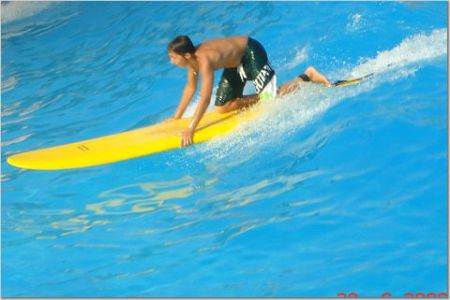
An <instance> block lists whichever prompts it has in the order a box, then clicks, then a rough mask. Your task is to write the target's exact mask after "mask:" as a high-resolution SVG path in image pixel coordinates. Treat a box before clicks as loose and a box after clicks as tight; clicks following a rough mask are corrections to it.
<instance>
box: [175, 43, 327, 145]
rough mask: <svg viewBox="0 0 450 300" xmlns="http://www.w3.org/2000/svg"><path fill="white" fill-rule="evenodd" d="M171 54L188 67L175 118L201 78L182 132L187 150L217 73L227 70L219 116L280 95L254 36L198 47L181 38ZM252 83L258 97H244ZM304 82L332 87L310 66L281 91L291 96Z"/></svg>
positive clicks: (219, 92)
mask: <svg viewBox="0 0 450 300" xmlns="http://www.w3.org/2000/svg"><path fill="white" fill-rule="evenodd" d="M168 52H169V57H170V61H171V63H173V64H175V65H177V66H178V67H180V68H184V67H186V68H187V83H186V86H185V88H184V90H183V94H182V96H181V100H180V104H179V105H178V108H177V111H176V113H175V115H174V116H173V117H172V118H171V119H179V118H181V117H182V116H183V113H184V112H185V110H186V107H187V106H188V104H189V103H190V101H191V100H192V97H193V96H194V94H195V91H196V89H197V82H198V77H199V75H201V88H200V101H199V103H198V105H197V109H196V111H195V114H194V116H193V118H192V121H191V123H190V124H189V126H188V127H187V128H186V129H185V130H183V132H182V133H181V146H183V147H185V146H189V145H191V144H192V143H193V136H194V132H195V128H196V127H197V125H198V124H199V122H200V120H201V118H202V117H203V115H204V114H205V112H206V110H207V108H208V105H209V103H210V101H211V95H212V89H213V84H214V71H215V70H218V69H224V70H223V73H222V77H221V79H220V83H219V88H218V90H217V96H216V100H215V106H216V111H217V112H219V113H226V112H229V111H233V110H236V109H240V108H244V107H248V106H250V105H252V104H254V103H256V102H257V101H258V100H259V99H269V98H272V97H274V96H275V95H276V94H277V84H276V76H275V71H274V70H273V68H272V67H271V65H270V62H269V60H268V57H267V53H266V51H265V49H264V47H263V46H262V45H261V44H260V43H259V42H258V41H256V40H254V39H252V38H250V37H246V36H236V37H229V38H221V39H216V40H212V41H207V42H204V43H202V44H200V45H198V46H194V45H193V43H192V41H191V40H190V39H189V37H187V36H184V35H181V36H178V37H176V38H175V39H174V40H172V41H171V42H170V43H169V46H168ZM248 80H251V81H252V82H253V84H254V86H255V89H256V95H249V96H244V95H243V90H244V86H245V83H246V81H248ZM302 81H312V82H320V83H322V84H324V85H329V84H330V83H329V82H328V80H327V79H326V78H325V77H324V76H323V75H321V74H320V73H319V72H317V70H315V69H314V68H312V67H310V68H308V69H307V70H306V71H305V74H302V75H301V76H300V77H299V78H296V79H294V80H292V81H290V82H288V83H287V84H285V85H283V86H282V87H281V88H280V89H279V91H278V92H279V93H280V94H285V93H288V92H290V91H292V90H294V89H295V88H296V87H297V86H298V85H299V83H300V82H302Z"/></svg>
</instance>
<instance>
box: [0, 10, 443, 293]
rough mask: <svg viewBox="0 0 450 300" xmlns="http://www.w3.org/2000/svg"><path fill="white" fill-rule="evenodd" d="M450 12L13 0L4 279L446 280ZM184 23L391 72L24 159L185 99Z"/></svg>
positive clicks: (413, 283) (93, 282) (303, 60)
mask: <svg viewBox="0 0 450 300" xmlns="http://www.w3.org/2000/svg"><path fill="white" fill-rule="evenodd" d="M447 17H448V16H447V3H446V2H412V3H406V2H405V3H395V2H283V3H281V2H279V3H274V2H247V3H243V2H218V3H217V2H192V3H189V2H179V3H177V2H169V3H162V2H91V3H89V2H60V3H51V2H25V3H20V2H8V3H5V2H2V49H1V50H2V57H1V58H2V67H1V71H2V80H1V87H2V93H1V96H2V104H1V113H2V120H1V125H2V128H1V132H2V136H1V137H2V141H1V143H2V144H1V145H2V165H1V166H2V177H1V182H2V194H1V195H2V205H1V208H2V212H1V216H2V222H1V225H2V267H1V268H2V296H3V297H319V296H322V297H335V296H337V295H338V294H339V293H351V292H354V293H357V294H358V295H359V296H360V297H379V296H381V294H383V293H385V292H389V293H391V294H392V295H393V296H397V297H401V296H403V295H404V294H406V293H408V292H411V293H414V294H416V293H420V292H423V293H431V292H434V293H436V294H438V293H443V292H444V293H447V292H448V286H447V281H448V273H447V269H448V258H447V242H448V231H447V223H448V215H447V211H448V207H447V205H448V202H447V200H448V199H447V188H448V186H447V180H448V175H447V160H448V156H447V129H448V127H447V119H448V115H447V88H448V87H447V72H448V69H447V46H446V45H447ZM178 34H188V35H190V36H191V37H192V39H193V40H194V41H195V42H196V43H200V42H201V41H202V40H208V39H212V38H215V37H222V36H232V35H241V34H245V35H250V36H252V37H254V38H256V39H257V40H259V41H260V42H261V43H262V44H263V45H264V46H265V48H266V49H267V52H268V53H269V57H270V60H271V62H272V65H273V66H274V68H275V69H276V70H277V73H278V82H285V81H286V80H289V79H292V78H293V77H295V76H296V75H298V74H300V73H301V72H303V70H304V69H305V68H306V67H307V66H309V65H313V66H315V67H316V68H318V69H319V70H321V71H322V72H323V73H325V74H326V75H327V76H328V77H329V78H330V79H331V80H338V79H342V78H348V77H355V76H362V75H365V74H368V73H372V72H375V73H376V74H375V76H374V77H372V78H370V79H369V80H366V81H364V82H363V83H362V84H360V85H357V86H351V87H347V88H342V89H337V88H336V89H326V88H323V87H320V86H314V85H306V86H304V87H303V88H302V89H301V90H299V91H298V92H296V93H294V94H293V95H289V96H286V97H280V98H279V99H276V100H275V101H272V102H267V103H264V104H262V105H264V106H265V111H266V112H267V113H265V114H263V115H262V116H261V117H260V118H259V119H257V120H255V121H254V122H252V123H247V124H242V126H240V127H239V129H238V130H237V131H235V132H234V133H232V134H231V135H229V136H226V137H224V138H221V139H216V140H213V141H211V142H209V143H206V144H202V145H197V146H194V147H190V148H189V149H184V150H176V151H171V152H166V153H161V154H157V155H153V156H147V157H142V158H137V159H132V160H128V161H123V162H119V163H115V164H109V165H104V166H98V167H92V168H86V169H76V170H67V171H52V172H43V171H27V170H21V169H17V168H14V167H12V166H10V165H8V164H7V163H6V158H7V157H8V156H10V155H12V154H15V153H19V152H23V151H28V150H34V149H38V148H43V147H49V146H55V145H59V144H64V143H69V142H74V141H78V140H82V139H87V138H93V137H98V136H102V135H106V134H112V133H116V132H122V131H126V130H130V129H133V128H139V127H143V126H146V125H150V124H154V123H157V122H160V121H162V120H164V119H165V118H167V117H169V116H171V115H172V114H173V113H174V112H175V109H176V107H177V104H178V100H179V97H180V94H181V91H182V88H183V85H184V82H185V78H184V75H185V71H184V70H180V69H178V68H176V67H174V66H172V65H170V63H169V61H168V57H167V53H166V45H167V43H168V42H169V41H170V40H171V39H172V38H173V37H175V36H176V35H178ZM219 75H220V73H219V72H218V73H216V81H218V78H219ZM246 91H247V92H249V93H251V92H252V88H251V87H248V88H246ZM196 101H198V96H197V97H196V99H194V103H193V104H192V105H191V106H190V107H189V108H188V112H187V115H189V114H192V113H193V112H194V110H195V104H196ZM123 146H124V147H126V145H123Z"/></svg>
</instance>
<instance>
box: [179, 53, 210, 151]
mask: <svg viewBox="0 0 450 300" xmlns="http://www.w3.org/2000/svg"><path fill="white" fill-rule="evenodd" d="M199 68H200V74H201V75H202V87H201V91H200V102H199V103H198V105H197V109H196V111H195V114H194V116H193V117H192V121H191V123H190V124H189V126H188V128H186V129H185V130H184V131H183V132H182V133H181V146H182V147H185V146H189V145H191V144H192V143H193V137H194V132H195V128H197V126H198V123H200V120H201V119H202V117H203V115H204V114H205V112H206V110H207V109H208V106H209V103H210V102H211V94H212V89H213V84H214V70H213V68H212V67H211V64H210V63H209V61H207V60H206V59H205V60H204V61H201V60H199Z"/></svg>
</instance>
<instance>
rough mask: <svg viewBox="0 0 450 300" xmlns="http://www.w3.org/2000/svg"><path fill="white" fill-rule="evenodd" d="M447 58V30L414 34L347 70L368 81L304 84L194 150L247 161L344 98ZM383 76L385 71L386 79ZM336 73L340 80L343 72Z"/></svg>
mask: <svg viewBox="0 0 450 300" xmlns="http://www.w3.org/2000/svg"><path fill="white" fill-rule="evenodd" d="M446 54H447V32H446V29H438V30H434V31H433V32H432V33H431V34H430V35H425V34H417V35H414V36H412V37H409V38H406V39H405V40H403V41H402V42H401V43H400V44H399V45H398V46H397V47H394V48H393V49H391V50H386V51H383V52H380V53H378V55H377V56H376V57H375V58H372V59H366V60H365V61H364V62H362V63H360V64H359V65H357V66H356V67H354V68H353V69H352V70H350V72H349V73H350V75H352V76H355V77H357V76H362V75H366V74H369V73H372V72H375V73H376V75H375V76H374V77H373V78H371V79H370V80H366V81H363V82H362V83H361V84H360V85H356V86H351V87H347V88H342V89H329V88H325V87H323V86H321V85H313V84H305V85H304V86H303V87H302V88H301V89H299V90H298V91H297V92H295V93H293V94H290V95H287V96H282V97H277V99H275V100H274V101H269V102H263V103H261V104H260V105H263V106H264V111H265V112H266V113H265V114H263V115H262V116H261V117H259V118H258V119H257V120H253V121H251V122H247V123H243V124H241V125H239V128H238V130H235V131H234V132H233V133H232V134H230V135H227V136H225V137H222V138H217V139H214V140H213V141H211V142H210V143H207V144H204V146H203V147H200V148H198V149H199V151H201V152H202V153H203V154H204V155H205V157H206V160H210V159H215V160H217V159H219V160H220V159H223V158H225V159H226V158H230V157H233V159H234V158H235V157H236V158H239V159H237V160H239V161H241V160H242V153H245V156H246V159H248V158H251V156H252V155H254V154H255V153H258V152H259V151H260V150H261V149H262V148H264V147H267V146H270V145H271V144H273V143H274V144H277V143H278V142H279V141H280V140H281V141H282V140H284V139H285V138H286V136H289V135H290V134H292V133H295V132H296V131H298V129H300V128H303V127H305V126H307V125H309V124H311V122H313V121H314V120H316V119H317V118H318V117H319V116H321V115H322V114H323V113H325V112H326V111H328V110H329V109H330V108H331V107H333V106H335V105H336V104H338V103H339V102H340V101H342V100H343V99H345V98H350V97H354V96H357V95H359V94H361V93H364V92H368V91H370V90H372V89H374V88H375V87H377V86H379V85H381V84H384V83H386V82H389V81H396V80H400V79H402V78H405V77H407V76H412V75H414V74H415V72H416V71H417V69H418V68H420V67H421V66H424V65H426V64H429V63H431V62H432V61H433V60H435V59H439V58H443V57H445V56H446ZM388 65H389V66H388ZM384 72H389V74H388V76H386V74H383V73H384ZM346 73H348V72H346ZM341 75H343V76H344V78H345V77H346V76H345V75H348V74H341ZM378 75H384V76H378ZM350 77H351V76H350Z"/></svg>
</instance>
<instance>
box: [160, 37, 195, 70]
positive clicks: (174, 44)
mask: <svg viewBox="0 0 450 300" xmlns="http://www.w3.org/2000/svg"><path fill="white" fill-rule="evenodd" d="M167 50H168V52H169V58H170V62H171V63H172V64H174V65H177V66H179V67H180V68H183V67H185V66H186V65H187V63H188V59H190V58H192V57H194V54H195V50H196V48H195V46H194V44H192V41H191V39H190V38H189V37H188V36H186V35H179V36H177V37H176V38H174V39H173V40H172V41H171V42H170V43H169V46H168V47H167Z"/></svg>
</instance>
